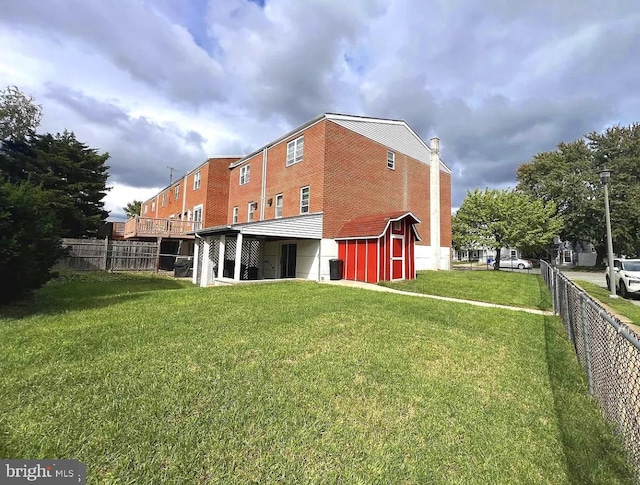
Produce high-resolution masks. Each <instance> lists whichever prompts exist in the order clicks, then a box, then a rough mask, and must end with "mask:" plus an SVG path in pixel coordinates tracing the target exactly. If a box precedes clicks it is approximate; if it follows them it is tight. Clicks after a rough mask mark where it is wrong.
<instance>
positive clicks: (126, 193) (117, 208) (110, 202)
mask: <svg viewBox="0 0 640 485" xmlns="http://www.w3.org/2000/svg"><path fill="white" fill-rule="evenodd" d="M161 188H162V187H150V188H147V189H141V188H139V187H131V186H129V185H123V184H117V183H114V184H113V185H111V190H110V191H109V192H108V193H107V196H106V197H105V198H104V207H105V209H106V210H108V211H109V212H110V214H109V220H112V221H114V220H119V221H122V220H125V219H126V217H125V214H124V210H123V208H124V207H125V206H126V205H127V204H128V203H129V202H133V201H134V200H139V201H141V202H144V201H145V200H147V199H148V198H150V197H152V196H153V195H154V194H156V193H158V191H159V190H160V189H161Z"/></svg>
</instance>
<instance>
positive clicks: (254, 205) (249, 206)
mask: <svg viewBox="0 0 640 485" xmlns="http://www.w3.org/2000/svg"><path fill="white" fill-rule="evenodd" d="M257 208H258V203H257V202H249V203H248V204H247V222H253V215H254V213H255V211H256V209H257Z"/></svg>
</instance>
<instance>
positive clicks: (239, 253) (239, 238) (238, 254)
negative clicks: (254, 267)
mask: <svg viewBox="0 0 640 485" xmlns="http://www.w3.org/2000/svg"><path fill="white" fill-rule="evenodd" d="M241 264H242V233H241V232H239V233H238V236H237V239H236V264H235V266H234V268H233V279H234V280H236V281H240V268H241Z"/></svg>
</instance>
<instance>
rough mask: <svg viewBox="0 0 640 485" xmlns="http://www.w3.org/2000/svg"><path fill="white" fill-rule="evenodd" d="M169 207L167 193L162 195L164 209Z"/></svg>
mask: <svg viewBox="0 0 640 485" xmlns="http://www.w3.org/2000/svg"><path fill="white" fill-rule="evenodd" d="M165 205H167V193H166V192H165V193H164V194H162V207H164V206H165Z"/></svg>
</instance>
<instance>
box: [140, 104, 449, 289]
mask: <svg viewBox="0 0 640 485" xmlns="http://www.w3.org/2000/svg"><path fill="white" fill-rule="evenodd" d="M198 174H200V175H199V177H200V180H201V183H202V184H205V182H204V181H205V180H206V189H205V190H202V189H203V188H205V187H203V186H201V187H200V188H196V185H197V182H196V180H197V177H198ZM176 187H177V188H176ZM181 187H182V189H181ZM183 189H186V190H183ZM173 192H175V194H176V195H177V197H175V198H172V193H173ZM183 192H184V194H185V196H183V197H184V198H182V199H180V195H178V194H182V193H183ZM142 216H143V217H144V216H149V217H157V218H172V219H181V220H187V221H191V220H194V221H198V222H199V221H202V223H201V224H198V225H197V226H196V227H194V231H193V234H194V235H195V242H196V244H195V248H194V271H193V281H194V283H196V284H200V285H201V286H206V285H208V284H211V283H212V282H213V281H214V280H216V279H225V278H231V279H235V280H240V279H263V278H264V279H267V278H293V277H296V278H304V279H311V280H322V279H328V278H329V277H330V269H331V267H332V265H334V266H333V269H334V270H335V269H336V268H335V264H336V263H335V262H331V261H332V260H340V261H341V262H342V266H343V268H342V269H343V273H342V274H343V276H344V277H345V278H347V279H352V280H360V281H368V282H377V281H380V280H394V279H409V278H414V277H415V271H416V270H419V269H449V265H450V247H451V170H450V169H449V168H448V167H447V166H446V165H445V164H444V163H443V162H442V160H441V159H440V156H439V140H438V139H437V138H432V139H431V141H430V145H427V144H426V143H425V142H424V141H423V140H421V139H420V137H419V136H418V135H417V134H416V133H415V132H414V131H413V130H412V129H411V128H410V127H409V126H408V125H407V123H405V122H404V121H398V120H386V119H376V118H367V117H360V116H346V115H338V114H323V115H320V116H318V117H316V118H314V119H312V120H310V121H309V122H307V123H305V124H303V125H302V126H299V127H298V128H296V129H294V130H293V131H291V132H289V133H287V134H286V135H284V136H282V137H280V138H278V139H276V140H274V141H272V142H270V143H268V144H266V145H265V146H263V147H261V148H260V149H258V150H256V151H255V152H253V153H251V154H249V155H248V156H246V157H244V158H218V159H210V160H208V161H207V162H205V163H204V164H203V165H201V166H200V167H198V168H197V169H196V170H194V171H192V172H190V173H189V174H188V175H187V176H186V177H185V178H184V179H182V180H180V181H177V182H176V183H175V184H173V185H172V186H170V187H168V188H167V189H165V190H163V191H162V192H161V193H159V194H158V195H156V196H155V197H154V198H152V199H150V200H148V201H145V202H144V203H143V206H142Z"/></svg>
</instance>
